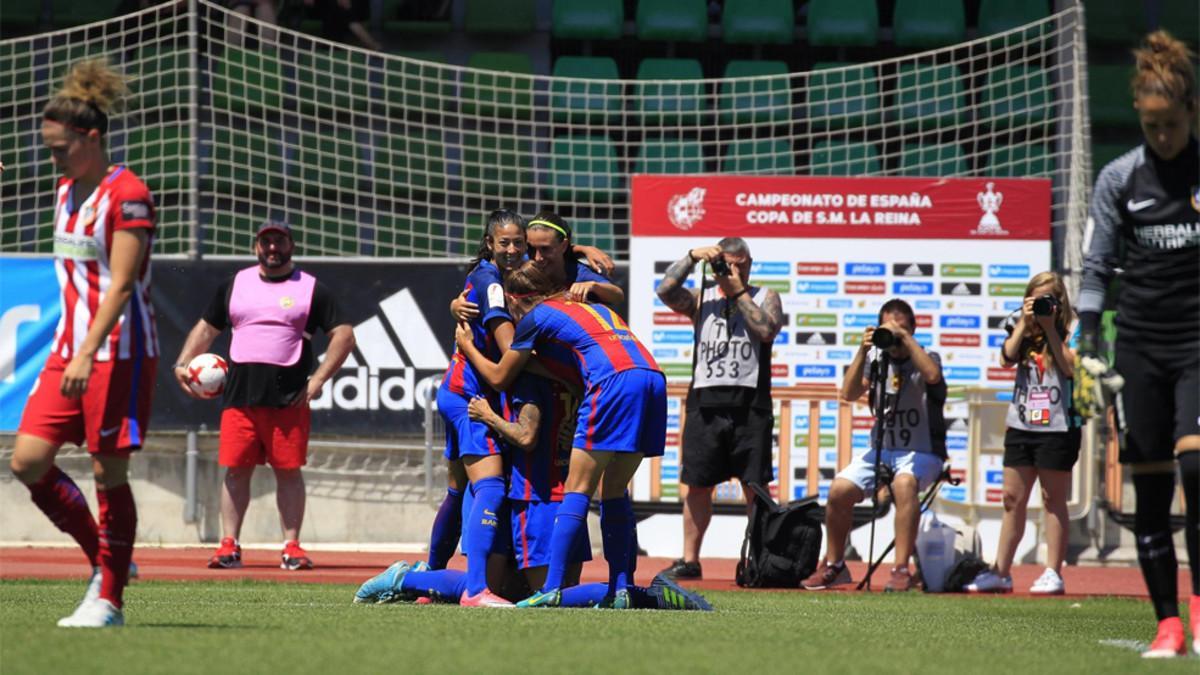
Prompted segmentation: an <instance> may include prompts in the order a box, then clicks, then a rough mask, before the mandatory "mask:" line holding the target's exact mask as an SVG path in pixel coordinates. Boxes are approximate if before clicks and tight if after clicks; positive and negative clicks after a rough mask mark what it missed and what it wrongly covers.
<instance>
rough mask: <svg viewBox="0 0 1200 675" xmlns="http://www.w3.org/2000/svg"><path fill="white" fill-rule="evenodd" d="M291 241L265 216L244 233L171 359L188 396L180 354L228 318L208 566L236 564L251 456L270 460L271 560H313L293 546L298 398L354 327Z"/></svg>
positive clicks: (300, 505)
mask: <svg viewBox="0 0 1200 675" xmlns="http://www.w3.org/2000/svg"><path fill="white" fill-rule="evenodd" d="M295 247H296V244H295V242H294V241H293V240H292V232H291V229H290V228H289V227H288V226H287V225H286V224H284V223H280V222H275V221H267V222H266V223H264V224H263V225H262V226H261V227H259V228H258V233H257V235H256V236H255V241H254V252H255V254H257V256H258V265H255V266H253V267H247V268H246V269H244V270H241V271H240V272H238V273H237V274H235V275H233V277H232V278H231V279H228V280H227V281H225V282H224V283H223V284H221V286H220V287H219V288H218V289H217V293H216V295H215V296H214V297H213V299H212V302H211V303H209V306H208V309H207V310H206V311H205V312H204V316H203V317H201V319H200V320H199V321H197V322H196V325H195V327H193V328H192V331H191V333H189V334H188V338H187V341H186V342H185V343H184V345H183V350H182V351H181V352H180V354H179V358H178V359H176V361H175V379H176V380H178V381H179V385H180V386H181V387H183V390H184V391H185V392H187V394H188V395H189V396H192V397H196V396H195V394H194V393H193V392H192V390H191V389H190V388H189V387H188V386H187V380H188V372H187V364H188V362H189V361H191V360H192V358H193V357H195V356H196V355H198V354H203V353H205V352H207V351H208V348H209V347H210V346H211V345H212V343H213V340H215V339H216V337H217V336H218V335H220V334H221V332H222V331H224V330H225V328H226V327H227V326H228V327H230V328H232V330H233V336H232V339H231V340H230V343H229V373H228V375H227V377H226V380H225V392H224V395H223V400H222V407H223V411H222V413H221V439H220V449H219V451H218V461H219V462H220V464H221V466H223V467H225V469H226V471H225V480H224V482H223V484H222V489H221V528H222V539H221V545H220V547H219V548H218V549H217V552H216V553H215V554H213V556H212V558H211V559H210V560H209V561H208V566H209V567H212V568H234V567H241V566H242V549H241V546H240V545H239V543H238V536H239V534H240V533H241V529H242V521H243V519H244V518H245V516H246V508H247V507H248V506H249V505H250V479H251V477H252V476H253V475H254V468H255V467H256V466H258V465H259V464H270V465H271V468H272V469H274V471H275V483H276V494H275V502H276V504H277V505H278V507H279V519H280V522H281V524H282V526H283V536H284V544H283V555H282V562H281V564H280V567H282V568H283V569H288V570H299V569H311V568H312V566H313V563H312V560H311V559H309V557H308V554H307V553H305V551H304V549H303V548H301V547H300V524H301V522H302V521H303V520H304V500H305V493H304V476H303V475H302V474H301V471H300V467H302V466H304V464H305V463H306V462H307V459H308V433H309V427H310V419H309V407H308V404H309V401H311V400H312V399H313V398H314V397H316V396H317V394H318V393H320V391H321V386H322V385H324V384H325V382H326V380H328V379H329V377H330V376H331V375H333V374H334V373H335V372H337V369H338V368H341V366H342V363H343V362H344V361H345V360H346V357H347V356H349V355H350V352H351V351H352V350H353V349H354V330H353V328H352V327H351V325H350V324H349V323H347V322H346V321H345V320H344V319H343V317H342V315H341V311H340V310H339V308H338V305H337V302H336V300H335V298H334V296H333V294H332V293H331V292H330V291H329V289H328V288H327V287H326V286H325V285H324V284H322V283H320V282H318V281H317V280H316V279H315V278H314V277H313V276H312V275H311V274H308V273H306V272H303V271H301V270H299V269H296V267H295V265H294V264H293V263H292V252H293V250H294V249H295ZM317 328H320V329H321V330H323V331H325V333H326V335H328V336H329V347H328V349H327V351H326V353H325V360H324V361H323V362H322V363H321V365H320V367H318V368H317V369H316V371H315V372H313V361H314V359H313V353H312V342H311V338H312V334H313V331H314V330H316V329H317ZM309 373H312V376H311V377H310V376H309Z"/></svg>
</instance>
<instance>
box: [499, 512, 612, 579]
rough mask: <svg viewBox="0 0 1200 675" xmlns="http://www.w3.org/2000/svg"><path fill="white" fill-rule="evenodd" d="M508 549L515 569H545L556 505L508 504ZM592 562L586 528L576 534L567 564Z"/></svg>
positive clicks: (547, 562) (547, 561)
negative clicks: (510, 508)
mask: <svg viewBox="0 0 1200 675" xmlns="http://www.w3.org/2000/svg"><path fill="white" fill-rule="evenodd" d="M510 503H511V504H512V547H513V555H514V556H515V557H516V559H517V569H521V570H523V569H526V568H528V567H545V566H547V565H549V564H550V539H551V537H553V535H554V517H555V516H556V515H558V504H559V502H527V501H523V500H515V499H514V500H512V501H511V502H510ZM591 559H592V542H591V540H590V538H589V537H588V532H587V528H586V527H585V528H583V529H582V530H581V531H580V533H579V539H578V540H576V542H575V546H574V548H572V549H571V554H570V556H569V557H568V558H567V562H568V563H581V562H587V561H589V560H591Z"/></svg>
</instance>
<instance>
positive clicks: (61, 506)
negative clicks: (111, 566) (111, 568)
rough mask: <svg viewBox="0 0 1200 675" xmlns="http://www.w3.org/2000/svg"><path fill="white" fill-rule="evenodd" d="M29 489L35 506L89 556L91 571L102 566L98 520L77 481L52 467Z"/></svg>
mask: <svg viewBox="0 0 1200 675" xmlns="http://www.w3.org/2000/svg"><path fill="white" fill-rule="evenodd" d="M27 487H28V488H29V496H30V497H32V498H33V503H34V504H36V505H37V507H38V508H39V509H41V510H42V513H44V514H46V516H47V517H48V518H49V519H50V522H52V523H54V525H55V527H57V528H58V529H60V530H62V531H63V532H66V533H67V534H69V535H71V537H72V538H73V539H75V542H76V543H78V544H79V548H81V549H83V554H84V555H86V556H87V559H88V563H89V564H91V566H92V567H95V566H96V565H98V564H100V563H99V561H98V560H99V558H98V556H99V554H100V539H99V537H100V533H99V529H98V528H97V527H96V519H95V518H93V517H92V511H91V509H89V508H88V503H87V499H86V498H85V497H84V496H83V493H82V492H80V491H79V486H78V485H76V484H75V481H73V480H71V477H70V476H68V475H67V474H65V473H63V472H62V470H61V469H59V468H58V467H57V466H54V465H51V466H50V470H49V471H47V472H46V475H44V476H42V479H41V480H39V481H38V482H36V483H34V484H33V485H29V486H27Z"/></svg>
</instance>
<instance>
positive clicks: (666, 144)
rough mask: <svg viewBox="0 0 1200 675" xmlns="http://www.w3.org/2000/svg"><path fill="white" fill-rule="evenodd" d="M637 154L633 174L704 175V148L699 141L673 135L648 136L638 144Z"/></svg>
mask: <svg viewBox="0 0 1200 675" xmlns="http://www.w3.org/2000/svg"><path fill="white" fill-rule="evenodd" d="M637 152H638V157H637V161H636V162H635V163H634V165H633V173H661V174H684V173H706V172H705V170H704V147H703V146H702V145H701V143H700V141H696V140H688V139H684V138H681V137H680V136H677V135H674V134H672V135H669V136H650V137H648V138H645V139H643V140H642V142H641V143H639V144H638V147H637Z"/></svg>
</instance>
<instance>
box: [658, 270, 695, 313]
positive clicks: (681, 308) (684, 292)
mask: <svg viewBox="0 0 1200 675" xmlns="http://www.w3.org/2000/svg"><path fill="white" fill-rule="evenodd" d="M693 266H695V263H693V262H692V257H691V256H690V255H685V256H683V257H682V258H680V259H679V260H676V261H675V262H673V263H671V266H670V267H668V268H667V272H666V274H664V275H663V279H662V282H661V283H660V284H659V285H658V297H659V299H661V300H662V301H663V302H664V303H666V305H667V307H670V308H671V309H673V310H675V311H676V312H678V313H680V314H683V315H684V316H689V317H693V318H694V317H695V314H696V291H692V290H689V289H687V288H684V286H683V282H685V281H687V278H688V275H689V274H691V273H692V267H693Z"/></svg>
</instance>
